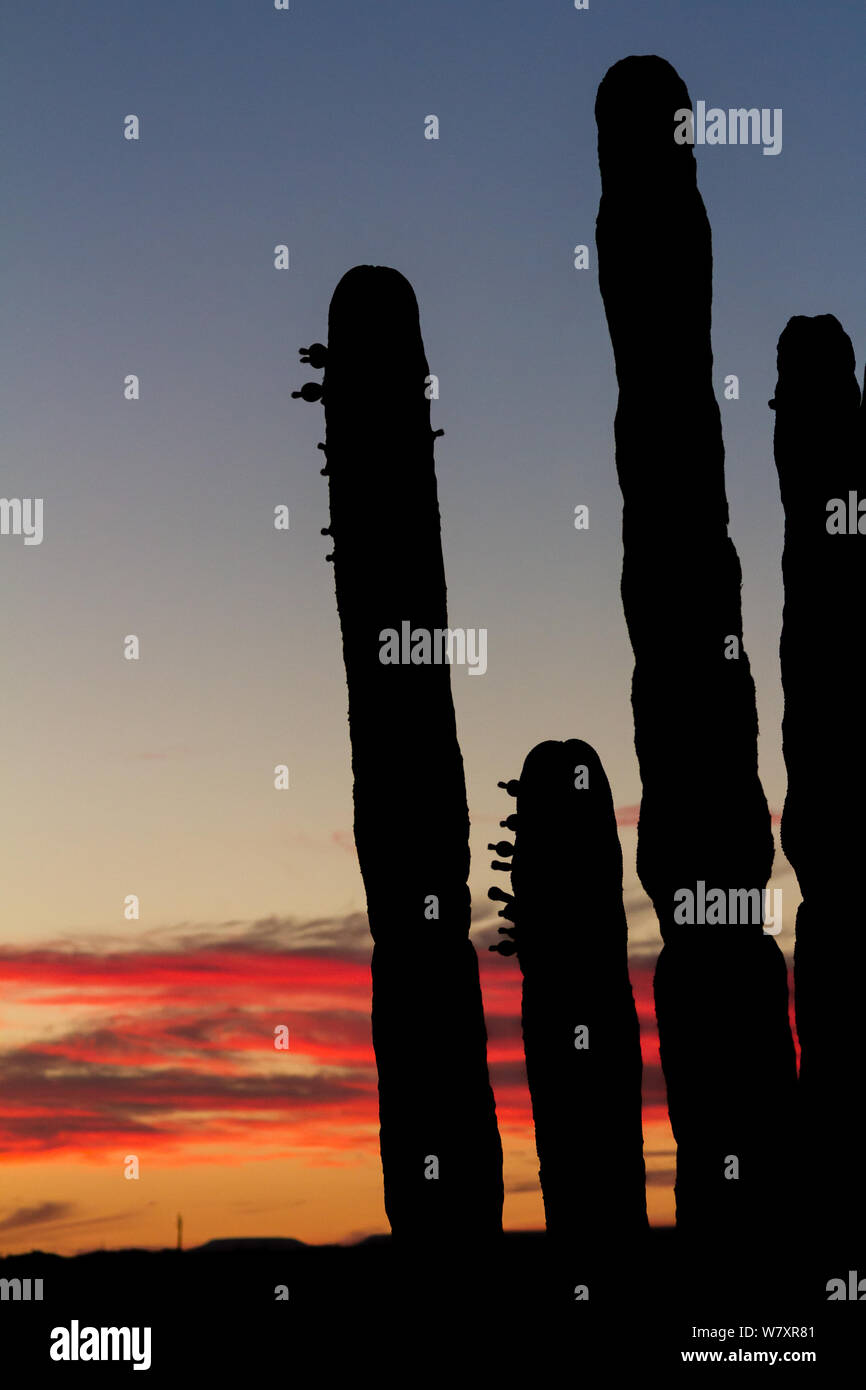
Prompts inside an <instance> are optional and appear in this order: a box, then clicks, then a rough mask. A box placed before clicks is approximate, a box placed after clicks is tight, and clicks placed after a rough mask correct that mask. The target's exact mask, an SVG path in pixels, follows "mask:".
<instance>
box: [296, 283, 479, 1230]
mask: <svg viewBox="0 0 866 1390" xmlns="http://www.w3.org/2000/svg"><path fill="white" fill-rule="evenodd" d="M304 351H305V354H306V356H305V360H308V361H309V362H310V365H312V366H316V365H319V366H322V365H324V367H325V378H324V384H323V387H322V388H318V387H316V386H315V385H314V386H313V387H312V389H311V390H308V391H307V398H312V399H315V398H316V396H317V395H319V396H321V397H322V399H323V401H324V407H325V423H326V440H325V445H324V448H325V454H326V458H327V465H326V468H325V469H324V470H323V471H324V472H326V474H327V475H328V485H329V491H330V504H331V522H330V534H331V535H332V537H333V556H332V557H331V558H333V562H334V575H335V581H336V590H337V607H338V609H339V614H340V624H341V628H342V636H343V656H344V659H345V665H346V678H347V683H348V689H349V729H350V734H351V742H352V767H353V771H354V803H355V843H356V845H357V849H358V858H359V861H360V865H361V872H362V875H363V878H364V885H365V888H366V894H367V907H368V914H369V922H370V930H371V933H372V935H373V940H374V948H373V960H372V975H373V1044H374V1047H375V1052H376V1061H377V1065H378V1071H379V1117H380V1126H381V1128H380V1139H381V1150H382V1166H383V1171H384V1178H385V1206H386V1210H387V1213H388V1217H389V1220H390V1222H391V1227H392V1230H393V1232H394V1235H395V1237H398V1238H404V1239H406V1240H408V1241H414V1240H421V1239H423V1240H424V1241H425V1242H426V1243H429V1242H430V1241H432V1240H434V1239H436V1238H439V1239H441V1240H443V1241H452V1242H453V1241H456V1240H458V1239H463V1238H468V1239H472V1238H477V1237H483V1236H490V1235H494V1234H495V1233H496V1232H497V1231H500V1230H501V1225H502V1198H503V1187H502V1150H501V1145H500V1141H499V1132H498V1129H497V1125H496V1113H495V1108H494V1102H493V1093H492V1091H491V1088H490V1082H489V1079H488V1072H487V1035H486V1031H485V1026H484V1016H483V1012H482V1003H481V989H480V984H479V977H478V961H477V957H476V954H475V948H474V946H473V945H472V943H471V942H470V940H469V923H470V899H469V889H468V887H467V877H468V872H469V815H468V810H467V803H466V787H465V782H464V775H463V761H462V758H461V755H460V747H459V744H458V741H457V731H456V724H455V718H454V706H453V702H452V698H451V673H450V668H449V666H448V665H447V664H434V663H432V662H429V660H428V662H427V663H425V662H423V661H420V662H419V660H418V658H419V655H420V656H423V652H422V650H421V646H422V643H420V642H419V643H418V644H417V645H416V643H415V640H414V635H415V634H416V633H417V632H420V631H421V630H423V631H424V632H427V633H428V634H432V633H435V632H436V631H443V630H445V629H446V628H447V613H446V592H445V573H444V566H443V561H442V544H441V537H440V522H439V504H438V499H437V489H436V475H435V470H434V462H433V440H434V433H433V431H432V430H431V428H430V402H429V399H428V396H427V391H426V389H425V387H426V382H427V380H428V366H427V361H426V358H425V355H424V345H423V342H422V339H421V329H420V324H419V318H418V305H417V303H416V300H415V295H414V293H413V291H412V287H411V286H410V284H409V283H408V281H407V280H405V279H404V277H403V276H402V275H400V274H399V273H398V272H397V271H396V270H392V269H389V268H388V267H385V266H356V267H355V268H354V269H353V270H350V271H349V272H348V273H347V274H346V275H344V276H343V279H342V280H341V281H340V283H339V285H338V286H337V288H336V290H335V292H334V296H333V298H332V300H331V306H330V312H329V316H328V343H327V349H325V348H323V347H322V346H321V345H320V344H314V346H313V348H311V349H308V350H304ZM388 631H390V632H395V633H396V634H398V635H399V637H400V639H401V640H402V641H404V642H405V646H406V648H408V647H409V646H410V644H411V646H412V648H413V650H414V657H413V658H412V659H411V660H409V661H408V662H405V663H404V662H400V660H399V653H396V654H397V656H398V662H397V664H391V662H389V661H383V659H382V657H383V656H388V657H391V656H394V655H395V652H394V651H393V650H392V649H391V648H390V647H389V645H388V643H389V638H388V637H387V636H386V633H387V632H388ZM433 652H435V645H433V644H431V647H430V649H429V654H433Z"/></svg>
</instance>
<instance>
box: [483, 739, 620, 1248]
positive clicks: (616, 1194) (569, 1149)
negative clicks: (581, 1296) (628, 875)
mask: <svg viewBox="0 0 866 1390" xmlns="http://www.w3.org/2000/svg"><path fill="white" fill-rule="evenodd" d="M509 786H511V787H512V789H513V791H514V792H515V793H516V796H517V811H516V815H515V817H514V818H513V820H512V824H513V828H514V831H515V835H514V846H513V849H512V846H511V845H510V844H508V843H507V842H503V843H501V844H497V845H495V846H491V848H494V849H495V850H496V851H497V852H498V853H500V854H502V855H503V857H510V858H511V863H512V866H513V867H512V879H511V881H512V888H513V890H514V893H513V899H512V900H511V901H510V902H508V903H507V904H506V907H505V908H504V909H503V913H502V914H501V915H503V916H506V917H510V918H511V919H512V920H513V923H514V925H513V927H511V928H508V927H503V928H501V929H500V930H501V931H502V932H504V933H507V934H509V935H510V937H511V940H510V941H508V942H503V943H500V944H498V945H497V946H491V948H490V949H491V950H499V951H501V952H502V954H512V953H513V952H514V951H515V950H516V952H517V957H518V961H519V964H520V968H521V971H522V973H523V1001H522V1010H521V1019H522V1025H523V1043H524V1051H525V1054H526V1074H527V1080H528V1082H529V1091H530V1096H531V1098H532V1114H533V1120H534V1123H535V1142H536V1147H537V1150H538V1159H539V1178H540V1181H541V1190H542V1194H543V1197H544V1212H545V1221H546V1225H547V1229H548V1231H549V1232H550V1233H551V1235H552V1236H553V1237H554V1239H555V1240H556V1241H557V1242H558V1244H560V1245H561V1246H562V1247H566V1248H568V1249H570V1250H571V1251H572V1252H575V1253H579V1254H580V1255H581V1256H585V1255H586V1254H588V1253H589V1252H596V1251H598V1250H599V1249H600V1248H601V1246H602V1245H610V1246H612V1247H619V1246H620V1245H621V1243H622V1241H623V1240H627V1239H629V1238H631V1237H633V1236H635V1235H636V1234H637V1233H639V1232H640V1231H641V1230H644V1229H645V1228H646V1225H647V1216H646V1192H645V1173H644V1161H643V1133H642V1127H641V1052H640V1032H639V1027H638V1018H637V1011H636V1009H635V1004H634V997H633V995H632V989H631V982H630V980H629V974H628V955H627V936H628V931H627V927H626V918H625V910H624V908H623V901H622V851H621V849H620V844H619V836H618V834H617V829H616V816H615V813H614V808H613V798H612V797H611V792H610V786H609V785H608V780H607V777H606V776H605V773H604V769H603V767H602V765H601V762H600V760H599V757H598V755H597V753H596V752H595V750H594V749H593V748H591V747H590V746H589V744H587V743H583V742H581V741H580V740H579V739H569V740H568V741H567V742H565V743H555V742H546V743H540V744H538V745H537V746H536V747H535V748H533V749H532V751H531V752H530V753H529V754H528V755H527V757H526V760H525V762H524V764H523V770H522V771H521V774H520V778H519V780H518V782H517V784H516V786H515V785H514V784H509ZM564 865H567V866H568V873H569V877H570V881H571V888H572V892H571V894H569V895H568V896H564V895H563V892H562V871H563V866H564ZM494 867H496V861H494ZM494 893H496V896H497V898H498V899H499V900H501V899H502V898H503V897H505V896H507V895H504V894H501V893H500V892H498V890H494V889H491V894H490V895H491V897H493V896H494ZM495 900H496V899H495Z"/></svg>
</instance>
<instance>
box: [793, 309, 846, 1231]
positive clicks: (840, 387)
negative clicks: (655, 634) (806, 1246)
mask: <svg viewBox="0 0 866 1390" xmlns="http://www.w3.org/2000/svg"><path fill="white" fill-rule="evenodd" d="M770 404H771V406H773V407H774V408H775V411H776V428H775V440H774V445H775V455H776V466H777V469H778V474H779V484H780V490H781V495H782V503H783V506H784V510H785V547H784V551H783V555H782V573H783V577H784V584H785V603H784V613H783V626H782V638H781V646H780V652H781V661H782V683H783V688H784V695H785V707H784V716H783V720H782V746H783V751H784V755H785V763H786V766H787V769H788V793H787V797H786V800H785V808H784V813H783V816H782V846H783V848H784V850H785V853H786V854H787V856H788V859H789V860H790V862H791V864H792V866H793V868H794V870H795V871H796V874H797V878H798V880H799V883H800V888H801V891H802V894H803V902H802V904H801V906H800V908H799V910H798V913H797V936H796V946H795V954H794V997H795V1005H796V1014H797V1032H798V1034H799V1039H800V1078H799V1101H800V1119H801V1128H800V1134H799V1136H798V1149H799V1152H800V1157H801V1162H802V1163H803V1164H804V1166H806V1168H807V1171H808V1172H809V1174H810V1189H811V1194H812V1196H813V1201H812V1212H811V1223H810V1224H811V1234H812V1236H813V1238H814V1236H815V1235H816V1234H817V1233H818V1231H820V1232H821V1233H822V1234H823V1235H824V1236H825V1237H826V1238H829V1239H830V1240H832V1241H834V1242H838V1240H839V1238H840V1235H842V1234H845V1235H846V1237H848V1238H851V1239H852V1240H853V1242H854V1244H853V1246H852V1249H853V1250H856V1242H857V1240H860V1241H862V1239H863V1236H864V1234H866V1223H864V1189H863V1176H862V1139H861V1134H862V1126H863V1102H862V1080H861V1069H862V1052H863V1038H862V1033H863V1029H862V1022H861V1015H862V1002H861V999H860V991H861V988H862V979H863V967H864V963H866V952H864V944H863V932H862V926H861V924H860V920H859V918H860V913H859V910H858V909H857V908H856V905H855V904H852V901H851V894H852V884H851V881H850V876H851V874H852V872H853V869H854V866H855V865H856V864H857V863H858V862H859V856H860V854H861V853H862V846H863V840H864V829H866V826H864V815H863V797H862V787H863V782H864V773H866V751H864V747H863V742H862V740H861V739H860V737H859V725H860V722H861V720H862V686H861V679H860V675H859V672H860V667H861V664H862V658H861V653H860V631H861V625H862V599H863V575H864V572H866V571H864V564H863V554H862V550H861V547H862V546H863V545H864V544H866V540H864V539H863V537H862V536H861V534H860V530H859V528H858V520H859V511H858V492H857V490H858V488H861V489H862V487H863V483H864V463H866V458H864V440H866V430H864V407H863V404H862V402H861V396H860V389H859V386H858V383H857V379H856V376H855V361H854V349H853V347H852V345H851V341H850V339H849V338H848V336H847V334H846V333H845V332H844V331H843V329H842V326H841V324H840V323H839V322H838V321H837V320H836V319H835V318H833V316H832V315H830V314H826V315H822V316H819V317H817V318H802V317H798V318H793V319H791V320H790V322H789V323H788V325H787V327H786V328H785V330H784V332H783V333H782V336H781V338H780V339H779V348H778V384H777V386H776V394H775V400H774V401H771V402H770ZM852 494H853V510H852V506H851V495H852ZM834 504H838V505H834ZM864 510H866V508H864ZM849 514H850V516H849ZM849 526H850V528H851V530H849ZM862 526H863V530H864V531H866V519H864V520H863V522H862ZM852 530H853V534H852V533H851V531H852ZM822 734H823V738H822V737H821V735H822Z"/></svg>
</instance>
